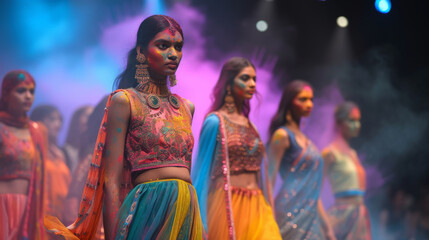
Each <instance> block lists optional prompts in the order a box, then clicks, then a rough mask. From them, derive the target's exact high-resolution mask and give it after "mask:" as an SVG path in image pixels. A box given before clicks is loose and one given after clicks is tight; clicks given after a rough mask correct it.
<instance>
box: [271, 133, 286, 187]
mask: <svg viewBox="0 0 429 240" xmlns="http://www.w3.org/2000/svg"><path fill="white" fill-rule="evenodd" d="M289 147H290V141H289V135H288V133H287V132H286V130H284V129H283V128H279V129H277V130H276V131H275V132H274V133H273V135H272V136H271V140H270V146H269V148H268V175H269V176H270V183H271V186H272V188H274V187H275V183H276V177H277V173H278V171H279V167H280V163H281V161H282V158H283V155H284V153H285V152H286V151H287V150H288V149H289Z"/></svg>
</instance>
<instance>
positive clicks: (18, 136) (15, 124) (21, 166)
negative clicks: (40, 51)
mask: <svg viewBox="0 0 429 240" xmlns="http://www.w3.org/2000/svg"><path fill="white" fill-rule="evenodd" d="M35 86H36V82H35V81H34V79H33V77H32V76H31V75H30V74H29V73H28V72H26V71H23V70H15V71H11V72H9V73H7V74H6V76H5V77H4V78H3V82H2V88H1V98H0V239H12V240H18V239H45V231H44V228H43V213H44V212H43V211H44V208H43V204H44V203H43V194H44V189H43V185H44V179H43V172H44V170H43V159H44V156H45V152H46V144H47V140H46V138H45V136H44V133H46V129H43V126H42V125H41V124H38V123H35V122H32V121H30V119H29V118H28V116H27V113H28V111H29V110H30V108H31V105H32V104H33V101H34V89H35Z"/></svg>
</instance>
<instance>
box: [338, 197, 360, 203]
mask: <svg viewBox="0 0 429 240" xmlns="http://www.w3.org/2000/svg"><path fill="white" fill-rule="evenodd" d="M335 202H337V203H346V204H355V205H360V204H362V203H363V197H362V196H350V197H339V198H336V199H335Z"/></svg>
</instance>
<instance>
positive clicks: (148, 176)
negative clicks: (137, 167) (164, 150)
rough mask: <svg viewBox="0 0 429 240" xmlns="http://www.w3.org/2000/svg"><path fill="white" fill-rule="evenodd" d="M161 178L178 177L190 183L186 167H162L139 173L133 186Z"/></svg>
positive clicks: (189, 175)
mask: <svg viewBox="0 0 429 240" xmlns="http://www.w3.org/2000/svg"><path fill="white" fill-rule="evenodd" d="M163 179H179V180H183V181H185V182H188V183H191V184H192V180H191V174H190V173H189V170H188V169H187V168H184V167H162V168H155V169H150V170H146V171H144V172H142V173H140V174H139V175H138V176H137V177H136V178H135V179H134V186H136V185H138V184H140V183H145V182H150V181H155V180H163Z"/></svg>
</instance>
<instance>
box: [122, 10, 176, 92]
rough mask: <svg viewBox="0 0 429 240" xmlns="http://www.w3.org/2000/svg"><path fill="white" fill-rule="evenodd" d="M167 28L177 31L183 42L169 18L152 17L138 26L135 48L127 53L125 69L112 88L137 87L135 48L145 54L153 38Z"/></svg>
mask: <svg viewBox="0 0 429 240" xmlns="http://www.w3.org/2000/svg"><path fill="white" fill-rule="evenodd" d="M167 28H168V29H170V30H171V31H172V32H173V31H178V32H179V33H180V35H182V38H183V40H184V37H183V31H182V28H181V27H180V25H179V24H178V23H177V22H176V20H174V19H173V18H171V17H169V16H165V15H152V16H150V17H148V18H146V19H145V20H144V21H143V22H142V23H141V24H140V27H139V30H138V32H137V41H136V46H134V48H132V49H131V50H130V51H129V52H128V58H127V67H126V68H125V70H124V71H123V72H122V73H121V74H120V75H119V76H118V77H116V79H115V82H114V83H113V88H115V89H125V88H130V87H135V86H137V80H136V79H135V78H134V76H135V74H136V64H137V60H136V56H137V52H136V48H137V46H140V48H141V50H142V53H146V52H147V47H148V45H149V42H150V41H151V40H152V39H153V38H154V37H155V35H156V34H158V33H159V32H162V31H164V30H165V29H167Z"/></svg>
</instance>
